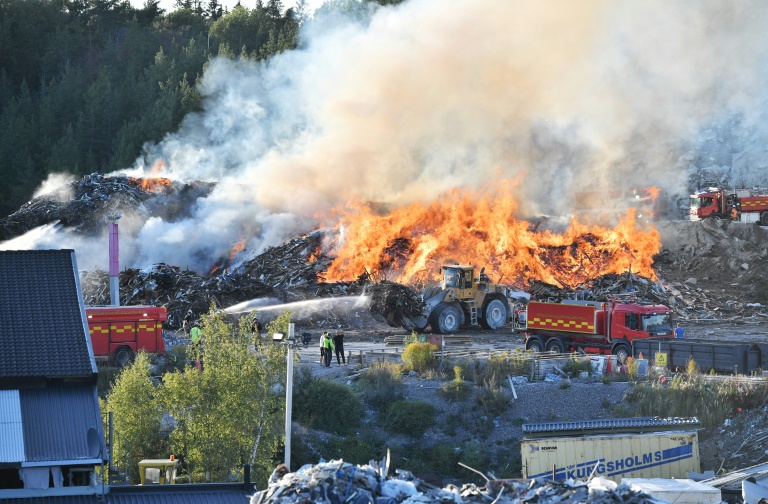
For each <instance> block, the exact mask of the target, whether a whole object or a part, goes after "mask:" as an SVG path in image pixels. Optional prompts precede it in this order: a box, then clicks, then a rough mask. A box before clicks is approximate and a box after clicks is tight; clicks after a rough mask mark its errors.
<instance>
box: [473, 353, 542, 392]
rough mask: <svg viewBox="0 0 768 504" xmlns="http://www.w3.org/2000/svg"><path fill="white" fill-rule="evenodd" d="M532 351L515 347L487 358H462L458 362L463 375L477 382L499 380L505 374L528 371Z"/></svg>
mask: <svg viewBox="0 0 768 504" xmlns="http://www.w3.org/2000/svg"><path fill="white" fill-rule="evenodd" d="M531 355H532V352H529V351H527V350H520V349H515V351H514V352H504V353H500V354H494V355H491V356H490V357H489V358H488V359H487V360H464V361H462V362H460V363H459V365H460V366H461V368H462V372H463V375H464V376H466V377H467V379H468V380H471V381H473V382H475V383H477V384H481V383H485V382H488V381H492V380H493V381H496V382H501V381H502V380H505V379H506V377H507V375H510V376H521V375H522V376H524V375H527V374H528V373H529V372H530V358H531Z"/></svg>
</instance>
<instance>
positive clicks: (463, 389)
mask: <svg viewBox="0 0 768 504" xmlns="http://www.w3.org/2000/svg"><path fill="white" fill-rule="evenodd" d="M453 372H454V373H455V375H456V376H455V378H454V379H453V380H451V381H450V382H448V383H446V384H445V385H443V386H442V387H440V395H442V396H443V397H445V398H446V399H448V400H449V401H464V400H466V399H467V398H468V397H469V396H470V394H471V393H472V389H471V388H470V386H469V384H467V382H465V381H464V380H463V379H462V369H461V366H454V368H453Z"/></svg>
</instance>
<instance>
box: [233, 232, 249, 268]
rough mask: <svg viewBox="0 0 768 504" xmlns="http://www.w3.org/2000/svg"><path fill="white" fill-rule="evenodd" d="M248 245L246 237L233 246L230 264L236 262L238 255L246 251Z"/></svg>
mask: <svg viewBox="0 0 768 504" xmlns="http://www.w3.org/2000/svg"><path fill="white" fill-rule="evenodd" d="M246 244H247V240H246V239H245V237H244V236H241V237H240V238H239V239H238V240H237V241H236V242H235V244H234V245H232V250H230V251H229V262H230V263H233V262H235V257H237V254H239V253H240V252H242V251H243V250H245V246H246Z"/></svg>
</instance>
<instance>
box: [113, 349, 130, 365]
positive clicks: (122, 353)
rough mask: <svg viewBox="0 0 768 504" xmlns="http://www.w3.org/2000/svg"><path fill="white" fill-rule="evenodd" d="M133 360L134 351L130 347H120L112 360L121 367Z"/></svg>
mask: <svg viewBox="0 0 768 504" xmlns="http://www.w3.org/2000/svg"><path fill="white" fill-rule="evenodd" d="M132 360H133V351H132V350H131V349H130V348H128V347H124V346H123V347H120V348H118V349H117V350H115V354H114V355H113V356H112V362H113V363H114V364H115V366H117V367H119V368H124V367H126V366H127V365H128V364H130V363H131V361H132Z"/></svg>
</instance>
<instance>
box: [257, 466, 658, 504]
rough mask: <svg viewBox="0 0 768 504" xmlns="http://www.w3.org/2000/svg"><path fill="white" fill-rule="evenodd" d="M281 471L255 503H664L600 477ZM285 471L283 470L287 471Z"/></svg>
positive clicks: (378, 469)
mask: <svg viewBox="0 0 768 504" xmlns="http://www.w3.org/2000/svg"><path fill="white" fill-rule="evenodd" d="M284 467H285V466H278V468H277V469H275V472H274V473H273V474H272V477H271V478H270V482H269V487H268V488H267V489H266V490H262V491H260V492H257V493H256V494H255V495H253V497H251V504H265V503H286V504H287V503H306V502H317V503H326V502H327V503H331V502H349V503H351V504H373V503H375V504H396V503H408V504H415V503H443V504H449V503H469V502H483V503H488V502H496V503H499V504H511V503H523V502H537V503H540V504H545V503H571V502H573V503H576V502H580V503H581V502H588V503H596V504H597V503H618V502H631V503H636V504H642V503H661V502H664V501H661V500H657V499H655V498H653V497H652V496H650V495H648V494H647V493H644V492H641V491H638V490H635V489H633V488H631V487H629V486H628V485H624V484H622V485H617V484H616V483H614V482H613V481H610V480H607V479H604V478H602V477H598V478H595V479H592V480H590V481H589V482H586V483H584V482H575V481H573V480H568V481H565V482H554V481H547V480H543V479H535V480H496V479H488V481H487V484H486V485H485V486H484V487H479V486H477V485H475V484H473V483H465V484H463V485H461V486H460V487H458V486H456V485H448V486H446V487H444V488H439V487H435V486H433V485H430V484H428V483H426V482H424V481H421V480H420V479H418V478H416V477H414V475H413V474H412V473H410V472H409V471H403V470H396V471H395V475H394V476H392V477H388V474H387V472H388V471H387V463H386V459H385V460H384V461H382V462H381V463H380V464H376V463H374V462H373V461H371V462H370V463H369V465H364V466H359V465H353V464H349V463H347V462H344V461H343V460H332V461H330V462H321V463H319V464H316V465H306V466H304V467H302V468H301V469H299V470H298V471H296V472H295V473H286V472H285V470H284ZM281 468H283V470H282V471H281Z"/></svg>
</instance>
